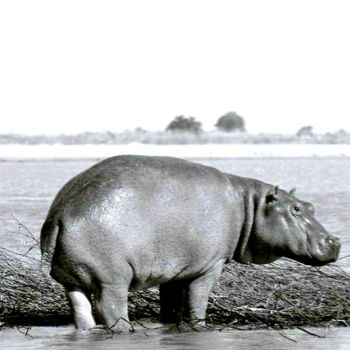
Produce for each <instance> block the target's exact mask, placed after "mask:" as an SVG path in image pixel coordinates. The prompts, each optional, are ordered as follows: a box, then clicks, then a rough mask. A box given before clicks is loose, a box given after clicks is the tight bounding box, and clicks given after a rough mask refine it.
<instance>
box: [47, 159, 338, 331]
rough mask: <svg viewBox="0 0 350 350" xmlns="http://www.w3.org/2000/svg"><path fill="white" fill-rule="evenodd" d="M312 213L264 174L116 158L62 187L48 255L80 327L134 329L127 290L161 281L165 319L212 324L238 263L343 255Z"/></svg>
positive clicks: (313, 260)
mask: <svg viewBox="0 0 350 350" xmlns="http://www.w3.org/2000/svg"><path fill="white" fill-rule="evenodd" d="M314 212H315V211H314V207H313V205H312V204H311V203H307V202H304V201H301V200H299V199H297V198H296V197H295V194H294V191H290V192H289V191H288V192H287V191H285V190H282V189H279V188H278V187H276V186H273V185H270V184H267V183H264V182H262V181H259V180H256V179H251V178H245V177H240V176H235V175H232V174H228V173H224V172H222V171H220V170H218V169H215V168H213V167H209V166H205V165H201V164H198V163H194V162H191V161H187V160H182V159H177V158H172V157H148V156H135V155H125V156H116V157H112V158H108V159H105V160H103V161H101V162H99V163H97V164H96V165H94V166H92V167H91V168H89V169H87V170H85V171H83V172H82V173H80V174H78V175H77V176H75V177H74V178H72V179H71V180H70V181H69V182H68V183H67V184H65V185H64V186H63V188H62V189H61V190H60V191H59V193H58V194H57V196H56V198H55V199H54V201H53V203H52V205H51V207H50V209H49V212H48V215H47V217H46V220H45V222H44V224H43V227H42V230H41V251H42V254H43V258H44V260H46V261H48V262H50V265H51V271H50V274H51V276H52V277H53V278H54V279H55V280H57V281H58V282H59V283H61V284H62V285H63V286H64V287H65V288H66V291H67V295H68V298H69V299H70V302H71V306H72V310H73V314H74V320H75V325H76V328H78V329H81V330H88V329H91V328H94V327H95V326H96V322H95V318H94V316H93V314H94V313H96V315H97V318H98V319H99V321H100V322H101V323H102V324H103V325H104V326H107V327H110V328H111V329H112V330H115V331H119V330H120V331H122V330H125V329H129V328H130V323H129V319H128V292H130V291H131V292H132V291H137V290H141V289H146V288H150V287H155V286H159V292H160V320H161V322H164V323H171V322H173V323H174V322H178V321H179V319H184V320H188V321H189V322H204V320H205V315H206V308H207V302H208V296H209V293H210V292H211V290H212V288H213V286H214V285H215V283H216V282H217V281H218V279H219V277H220V274H221V272H222V269H223V266H224V264H225V263H227V262H229V261H231V260H235V261H237V262H240V263H244V264H250V263H252V264H264V263H270V262H272V261H274V260H276V259H278V258H280V257H287V258H291V259H294V260H296V261H299V262H302V263H304V264H309V265H313V266H321V265H324V264H327V263H330V262H334V261H336V260H337V257H338V254H339V250H340V242H339V240H338V238H336V237H334V236H332V235H330V234H328V233H327V231H326V230H325V228H324V227H323V226H322V225H321V224H320V223H319V222H318V221H317V220H316V219H315V216H314ZM92 300H93V305H94V308H93V307H92ZM93 309H94V310H95V312H93V311H92V310H93Z"/></svg>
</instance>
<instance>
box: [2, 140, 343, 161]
mask: <svg viewBox="0 0 350 350" xmlns="http://www.w3.org/2000/svg"><path fill="white" fill-rule="evenodd" d="M120 154H143V155H155V156H173V157H179V158H254V157H256V158H265V157H267V158H269V157H275V158H298V157H350V144H344V145H340V144H337V145H331V144H328V145H327V144H324V145H316V144H259V145H252V144H202V145H198V144H193V145H149V144H141V143H129V144H125V145H95V144H87V145H62V144H55V145H18V144H7V145H0V160H3V161H4V160H32V159H100V158H107V157H111V156H115V155H120Z"/></svg>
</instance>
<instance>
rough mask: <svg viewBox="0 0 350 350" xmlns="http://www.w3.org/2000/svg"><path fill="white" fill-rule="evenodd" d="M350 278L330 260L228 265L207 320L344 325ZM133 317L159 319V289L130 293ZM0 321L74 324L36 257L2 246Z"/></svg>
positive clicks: (62, 297) (240, 323)
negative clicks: (307, 263) (315, 263)
mask: <svg viewBox="0 0 350 350" xmlns="http://www.w3.org/2000/svg"><path fill="white" fill-rule="evenodd" d="M349 304H350V277H349V276H348V275H347V274H346V273H345V272H344V271H343V270H342V269H341V268H340V267H338V266H336V265H334V264H332V265H328V266H325V267H322V268H315V267H310V266H304V265H302V264H299V263H296V262H292V261H289V260H285V259H282V260H280V261H279V262H276V263H273V264H269V265H259V266H258V265H241V264H237V263H230V264H228V265H227V266H226V267H225V270H224V272H223V274H222V276H221V278H220V281H219V283H218V284H217V286H216V287H215V289H214V291H213V293H212V294H211V295H210V299H209V305H208V312H207V323H208V324H210V325H225V326H230V327H241V326H244V327H246V328H257V327H266V326H269V327H275V328H276V327H277V328H283V327H292V326H306V325H308V326H311V325H312V326H328V325H337V326H339V325H341V326H347V325H348V324H349V323H350V306H349ZM129 313H130V318H131V320H135V319H136V320H140V319H143V318H148V319H154V320H157V318H158V315H159V295H158V291H157V290H147V291H142V292H137V293H133V294H130V298H129ZM0 321H1V322H2V325H24V324H27V325H28V324H30V325H58V324H66V323H69V322H72V317H71V312H70V308H69V305H68V303H67V300H66V297H65V293H64V290H63V288H62V287H61V286H60V285H59V284H57V283H56V282H55V281H53V280H52V279H51V278H50V277H49V276H47V274H45V273H44V272H43V270H42V269H41V265H40V261H39V260H36V259H33V258H30V257H27V256H24V255H22V256H18V255H16V254H14V253H12V252H9V251H7V250H5V249H0Z"/></svg>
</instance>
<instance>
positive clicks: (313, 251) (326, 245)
mask: <svg viewBox="0 0 350 350" xmlns="http://www.w3.org/2000/svg"><path fill="white" fill-rule="evenodd" d="M304 232H305V234H306V237H307V238H306V256H305V257H304V259H302V260H305V261H303V262H304V263H306V264H308V265H314V266H322V265H325V264H328V263H331V262H335V261H336V260H337V259H338V256H339V251H340V244H339V243H337V242H335V241H333V240H331V239H329V238H326V239H323V240H321V241H320V242H317V243H316V242H312V239H311V237H310V234H308V232H307V231H304Z"/></svg>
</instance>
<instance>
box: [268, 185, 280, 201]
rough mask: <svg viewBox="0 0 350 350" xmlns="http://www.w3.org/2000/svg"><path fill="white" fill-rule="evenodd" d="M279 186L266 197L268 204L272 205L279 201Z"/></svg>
mask: <svg viewBox="0 0 350 350" xmlns="http://www.w3.org/2000/svg"><path fill="white" fill-rule="evenodd" d="M278 190H279V188H278V186H274V187H273V188H272V189H271V191H270V192H269V193H268V194H267V195H266V203H272V202H275V201H277V200H278V199H279V195H278Z"/></svg>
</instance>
